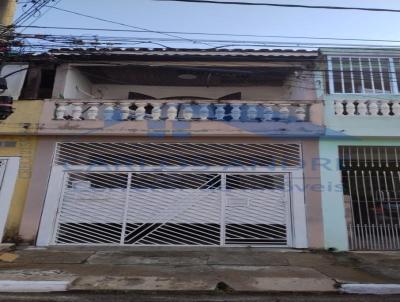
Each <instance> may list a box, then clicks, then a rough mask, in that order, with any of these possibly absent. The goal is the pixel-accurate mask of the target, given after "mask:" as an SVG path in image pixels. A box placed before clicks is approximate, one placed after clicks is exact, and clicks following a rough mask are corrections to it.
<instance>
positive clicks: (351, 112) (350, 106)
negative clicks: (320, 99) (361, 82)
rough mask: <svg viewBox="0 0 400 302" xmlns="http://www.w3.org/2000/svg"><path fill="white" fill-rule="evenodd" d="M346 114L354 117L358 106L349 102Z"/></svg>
mask: <svg viewBox="0 0 400 302" xmlns="http://www.w3.org/2000/svg"><path fill="white" fill-rule="evenodd" d="M346 112H347V115H350V116H352V115H354V113H355V112H356V105H354V102H353V101H347V102H346Z"/></svg>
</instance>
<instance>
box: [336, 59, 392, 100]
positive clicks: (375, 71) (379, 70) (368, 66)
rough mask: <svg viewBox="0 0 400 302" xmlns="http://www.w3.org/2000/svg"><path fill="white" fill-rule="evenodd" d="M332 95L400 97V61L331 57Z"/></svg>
mask: <svg viewBox="0 0 400 302" xmlns="http://www.w3.org/2000/svg"><path fill="white" fill-rule="evenodd" d="M328 75H329V76H328V81H329V93H350V94H398V93H399V89H400V86H399V83H400V82H399V81H398V79H400V59H399V58H387V57H335V56H329V57H328Z"/></svg>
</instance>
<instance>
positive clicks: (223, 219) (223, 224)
mask: <svg viewBox="0 0 400 302" xmlns="http://www.w3.org/2000/svg"><path fill="white" fill-rule="evenodd" d="M220 177H221V214H220V225H221V230H220V232H221V233H220V245H222V246H223V245H225V243H226V217H225V215H226V205H227V200H226V174H225V173H222V174H220Z"/></svg>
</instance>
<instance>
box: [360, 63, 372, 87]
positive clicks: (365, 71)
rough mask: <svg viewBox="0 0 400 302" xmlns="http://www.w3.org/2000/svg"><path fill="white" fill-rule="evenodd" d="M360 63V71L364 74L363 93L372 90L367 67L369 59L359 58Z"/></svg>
mask: <svg viewBox="0 0 400 302" xmlns="http://www.w3.org/2000/svg"><path fill="white" fill-rule="evenodd" d="M361 65H362V72H363V75H364V87H365V93H373V90H372V81H371V72H370V69H369V67H370V66H369V60H368V59H365V58H363V59H361Z"/></svg>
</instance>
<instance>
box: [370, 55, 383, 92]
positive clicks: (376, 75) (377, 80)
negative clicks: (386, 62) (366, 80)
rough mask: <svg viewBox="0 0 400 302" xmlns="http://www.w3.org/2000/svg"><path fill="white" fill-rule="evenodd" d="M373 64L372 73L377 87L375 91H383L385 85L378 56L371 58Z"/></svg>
mask: <svg viewBox="0 0 400 302" xmlns="http://www.w3.org/2000/svg"><path fill="white" fill-rule="evenodd" d="M370 60H371V66H372V70H373V72H372V75H373V78H374V87H375V93H383V87H382V79H381V73H380V68H379V60H378V59H377V58H371V59H370Z"/></svg>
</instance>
